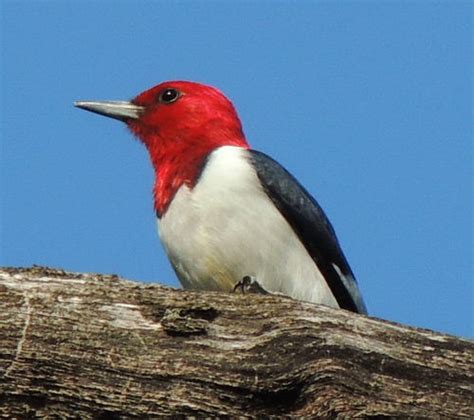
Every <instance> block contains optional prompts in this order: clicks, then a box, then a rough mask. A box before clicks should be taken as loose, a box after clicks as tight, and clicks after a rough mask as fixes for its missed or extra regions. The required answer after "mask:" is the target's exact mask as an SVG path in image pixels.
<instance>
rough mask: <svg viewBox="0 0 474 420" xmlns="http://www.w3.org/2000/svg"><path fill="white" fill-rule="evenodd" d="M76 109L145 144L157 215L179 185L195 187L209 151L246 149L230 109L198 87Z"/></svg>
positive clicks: (183, 85)
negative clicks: (113, 121) (108, 120)
mask: <svg viewBox="0 0 474 420" xmlns="http://www.w3.org/2000/svg"><path fill="white" fill-rule="evenodd" d="M76 105H77V106H79V107H82V108H84V109H88V110H90V111H93V112H97V113H100V114H103V115H107V116H109V117H113V118H117V119H120V120H122V121H124V122H125V123H126V124H127V126H128V127H129V128H130V130H131V131H132V132H133V133H134V134H135V135H136V136H137V137H138V138H139V139H140V140H141V141H142V142H143V143H144V144H145V146H146V147H147V149H148V152H149V154H150V158H151V161H152V163H153V167H154V169H155V174H156V182H155V188H154V198H155V208H156V211H157V213H158V214H159V215H161V214H163V213H164V212H165V211H166V209H167V207H168V205H169V203H170V202H171V200H172V198H173V196H174V194H175V193H176V191H177V190H178V189H179V188H180V187H181V186H182V185H183V184H186V185H187V186H188V187H189V188H192V187H193V186H194V184H195V182H196V180H197V178H198V176H199V173H200V171H201V169H202V165H203V164H204V162H205V160H206V157H207V156H208V155H209V153H211V152H212V151H213V150H214V149H216V148H218V147H220V146H226V145H230V146H239V147H243V148H248V147H249V146H248V144H247V141H246V140H245V136H244V134H243V131H242V125H241V123H240V120H239V117H238V116H237V113H236V111H235V108H234V106H233V105H232V103H231V102H230V101H229V100H228V99H227V98H226V97H225V96H224V95H223V94H222V93H221V92H219V91H218V90H217V89H215V88H213V87H210V86H205V85H202V84H199V83H194V82H185V81H170V82H164V83H161V84H159V85H157V86H155V87H153V88H151V89H149V90H147V91H145V92H143V93H141V94H139V95H138V96H137V97H136V98H135V99H133V100H132V101H131V102H78V103H76Z"/></svg>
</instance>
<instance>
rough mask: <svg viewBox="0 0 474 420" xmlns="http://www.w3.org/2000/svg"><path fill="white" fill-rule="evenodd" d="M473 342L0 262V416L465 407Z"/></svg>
mask: <svg viewBox="0 0 474 420" xmlns="http://www.w3.org/2000/svg"><path fill="white" fill-rule="evenodd" d="M473 356H474V343H473V342H472V341H468V340H465V339H461V338H456V337H452V336H448V335H443V334H438V333H435V332H432V331H428V330H422V329H415V328H410V327H406V326H402V325H399V324H395V323H392V322H387V321H382V320H378V319H374V318H368V317H365V316H361V315H357V314H353V313H350V312H347V311H343V310H334V309H331V308H327V307H324V306H319V305H313V304H309V303H304V302H299V301H295V300H292V299H289V298H284V297H278V296H262V295H250V294H246V295H241V294H232V293H215V292H206V293H203V292H192V291H184V290H176V289H172V288H168V287H163V286H159V285H151V284H141V283H135V282H131V281H126V280H122V279H120V278H118V277H117V276H114V275H99V274H80V273H68V272H65V271H62V270H56V269H51V268H46V267H36V266H35V267H32V268H27V269H20V268H3V269H0V416H3V417H8V418H25V417H49V418H81V419H87V418H135V417H139V418H144V417H148V418H150V417H162V416H171V415H173V416H180V415H181V416H198V417H201V416H222V417H224V416H248V417H254V416H267V415H277V416H290V415H291V416H303V415H304V416H316V417H329V418H353V417H379V416H389V417H399V418H417V417H424V418H460V417H466V418H474V409H473V407H474V396H473V394H474V391H473V383H474V372H473V365H472V363H473V360H474V357H473Z"/></svg>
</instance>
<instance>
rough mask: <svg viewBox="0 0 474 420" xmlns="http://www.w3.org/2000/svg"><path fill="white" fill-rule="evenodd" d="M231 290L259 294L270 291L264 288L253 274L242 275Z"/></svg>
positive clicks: (268, 293) (267, 293)
mask: <svg viewBox="0 0 474 420" xmlns="http://www.w3.org/2000/svg"><path fill="white" fill-rule="evenodd" d="M232 291H233V292H237V291H240V292H241V293H242V294H245V293H257V294H260V295H270V294H271V293H270V292H269V291H268V290H266V289H264V288H263V287H262V286H261V285H260V284H259V282H258V281H257V280H256V279H255V277H253V276H244V277H242V280H239V281H238V282H237V283H236V284H235V286H234V288H233V289H232Z"/></svg>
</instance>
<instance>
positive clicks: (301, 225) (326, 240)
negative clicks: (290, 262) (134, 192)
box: [248, 150, 367, 314]
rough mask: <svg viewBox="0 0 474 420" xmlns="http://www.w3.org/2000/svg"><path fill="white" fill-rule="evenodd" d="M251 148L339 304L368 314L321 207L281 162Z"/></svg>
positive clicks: (254, 160)
mask: <svg viewBox="0 0 474 420" xmlns="http://www.w3.org/2000/svg"><path fill="white" fill-rule="evenodd" d="M248 152H249V156H250V160H251V163H252V165H253V167H254V169H255V171H256V172H257V175H258V178H259V180H260V182H261V183H262V186H263V189H264V191H265V193H266V194H267V195H268V197H269V198H270V199H271V200H272V202H273V203H274V204H275V206H276V207H277V208H278V210H279V211H280V213H281V214H282V215H283V217H284V218H285V219H286V221H287V222H288V223H289V224H290V226H291V227H292V228H293V230H294V232H295V233H296V234H297V236H298V237H299V238H300V240H301V242H302V243H303V245H304V246H305V248H306V250H307V251H308V253H309V255H310V256H311V258H312V259H313V261H314V263H315V264H316V265H317V267H318V269H319V271H320V272H321V274H322V275H323V276H324V278H325V280H326V282H327V284H328V286H329V288H330V289H331V292H332V294H333V295H334V297H335V299H336V301H337V303H338V305H339V307H341V308H342V309H347V310H349V311H353V312H358V313H362V314H366V313H367V309H366V307H365V304H364V301H363V299H362V296H361V294H360V291H359V288H358V286H357V282H356V280H355V277H354V275H353V273H352V270H351V268H350V267H349V264H348V262H347V260H346V258H345V256H344V254H343V252H342V250H341V247H340V245H339V242H338V240H337V237H336V234H335V232H334V229H333V227H332V226H331V223H330V222H329V220H328V218H327V217H326V215H325V214H324V211H323V210H322V208H321V207H320V206H319V204H318V203H317V202H316V200H315V199H314V198H313V197H312V196H311V195H310V194H309V193H308V192H307V191H306V190H305V189H304V187H303V186H301V184H300V183H299V182H298V181H297V180H296V179H295V178H294V177H293V175H291V174H290V173H289V172H288V171H287V170H286V169H285V168H283V167H282V166H281V165H280V164H279V163H278V162H276V161H274V160H273V159H272V158H270V157H269V156H267V155H265V154H264V153H261V152H258V151H255V150H249V151H248Z"/></svg>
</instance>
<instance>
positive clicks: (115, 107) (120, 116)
mask: <svg viewBox="0 0 474 420" xmlns="http://www.w3.org/2000/svg"><path fill="white" fill-rule="evenodd" d="M74 106H77V107H78V108H82V109H85V110H86V111H91V112H95V113H96V114H100V115H105V116H106V117H110V118H115V119H116V120H120V121H124V122H127V120H136V119H138V118H140V116H141V115H142V114H143V112H144V110H145V108H144V107H143V106H139V105H135V104H132V103H131V102H127V101H76V102H74Z"/></svg>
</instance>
